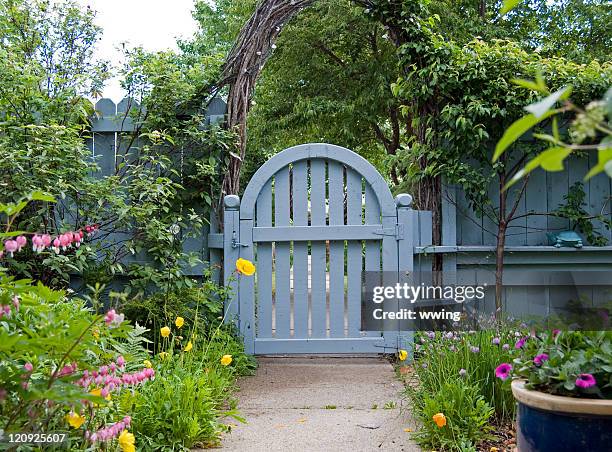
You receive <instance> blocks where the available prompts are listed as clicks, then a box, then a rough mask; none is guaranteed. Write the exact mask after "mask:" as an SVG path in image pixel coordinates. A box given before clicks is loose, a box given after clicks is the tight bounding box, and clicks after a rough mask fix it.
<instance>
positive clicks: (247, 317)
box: [238, 218, 255, 354]
mask: <svg viewBox="0 0 612 452" xmlns="http://www.w3.org/2000/svg"><path fill="white" fill-rule="evenodd" d="M252 231H253V220H252V219H250V218H249V219H246V220H243V219H242V218H241V219H240V246H239V247H238V249H239V250H240V257H241V258H243V259H247V260H249V261H251V262H252V261H254V260H255V254H254V250H253V237H252ZM238 287H239V294H238V300H239V304H240V306H239V308H238V318H239V325H240V334H241V335H242V337H243V340H244V351H245V352H246V353H249V354H253V353H255V282H254V278H253V277H252V276H246V275H240V276H239V282H238Z"/></svg>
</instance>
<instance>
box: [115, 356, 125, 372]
mask: <svg viewBox="0 0 612 452" xmlns="http://www.w3.org/2000/svg"><path fill="white" fill-rule="evenodd" d="M117 365H118V366H119V367H120V368H121V369H123V367H124V366H125V358H124V357H123V356H120V357H119V358H117Z"/></svg>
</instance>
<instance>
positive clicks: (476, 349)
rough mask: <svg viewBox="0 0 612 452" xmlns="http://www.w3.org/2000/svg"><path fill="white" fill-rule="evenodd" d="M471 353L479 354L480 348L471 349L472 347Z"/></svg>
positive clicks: (473, 347)
mask: <svg viewBox="0 0 612 452" xmlns="http://www.w3.org/2000/svg"><path fill="white" fill-rule="evenodd" d="M470 351H471V352H472V353H478V352H479V351H480V348H478V347H475V346H471V347H470Z"/></svg>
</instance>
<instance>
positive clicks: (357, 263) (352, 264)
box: [346, 169, 362, 337]
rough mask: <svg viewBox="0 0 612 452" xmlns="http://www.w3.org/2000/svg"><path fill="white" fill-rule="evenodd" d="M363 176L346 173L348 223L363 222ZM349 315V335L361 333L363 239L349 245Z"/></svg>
mask: <svg viewBox="0 0 612 452" xmlns="http://www.w3.org/2000/svg"><path fill="white" fill-rule="evenodd" d="M361 189H362V187H361V176H360V175H359V174H357V173H356V172H355V171H353V170H351V169H349V170H347V173H346V218H347V221H346V223H347V224H355V225H360V224H362V218H361V213H362V212H361V209H362V194H361V193H362V192H361ZM347 248H348V249H347V255H346V256H347V257H346V258H347V262H346V278H347V293H346V299H347V317H348V335H349V337H351V336H355V335H357V334H359V329H360V323H361V241H354V240H353V241H349V242H348V245H347Z"/></svg>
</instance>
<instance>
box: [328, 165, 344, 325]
mask: <svg viewBox="0 0 612 452" xmlns="http://www.w3.org/2000/svg"><path fill="white" fill-rule="evenodd" d="M328 178H329V225H330V226H333V225H341V224H344V175H343V169H342V165H341V164H340V163H338V162H329V164H328ZM329 329H330V336H331V337H342V336H344V241H338V240H336V241H331V242H330V243H329Z"/></svg>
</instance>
